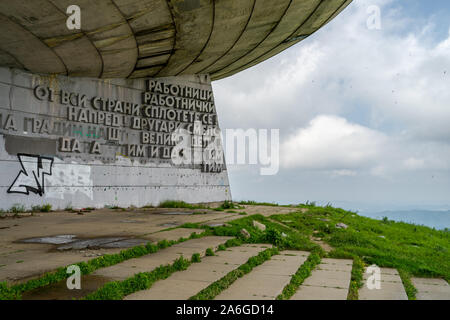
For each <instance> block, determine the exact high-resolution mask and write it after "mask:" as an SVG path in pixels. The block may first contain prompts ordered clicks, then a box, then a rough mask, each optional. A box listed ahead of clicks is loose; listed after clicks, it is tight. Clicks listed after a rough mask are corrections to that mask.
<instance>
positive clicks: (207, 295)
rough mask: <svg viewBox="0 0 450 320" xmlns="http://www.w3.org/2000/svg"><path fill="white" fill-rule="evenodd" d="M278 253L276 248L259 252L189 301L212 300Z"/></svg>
mask: <svg viewBox="0 0 450 320" xmlns="http://www.w3.org/2000/svg"><path fill="white" fill-rule="evenodd" d="M278 253H279V251H278V249H277V248H270V249H266V250H264V251H262V252H260V253H259V254H258V255H256V256H254V257H251V258H250V259H248V261H247V262H246V263H244V264H243V265H240V266H239V267H238V268H237V269H235V270H233V271H231V272H229V273H228V274H227V275H225V276H224V277H223V278H221V279H219V280H217V281H216V282H214V283H212V284H211V285H209V286H208V287H207V288H205V289H203V290H202V291H200V292H199V293H197V294H196V295H195V296H193V297H190V298H189V300H213V299H214V298H215V297H216V296H218V295H219V294H220V293H221V292H222V291H224V290H225V289H227V288H228V287H229V286H230V285H231V284H233V282H235V281H236V280H237V279H239V278H241V277H243V276H244V275H246V274H247V273H249V272H250V271H252V270H253V268H255V267H257V266H259V265H260V264H262V263H264V262H265V261H267V260H270V258H271V257H272V256H273V255H276V254H278Z"/></svg>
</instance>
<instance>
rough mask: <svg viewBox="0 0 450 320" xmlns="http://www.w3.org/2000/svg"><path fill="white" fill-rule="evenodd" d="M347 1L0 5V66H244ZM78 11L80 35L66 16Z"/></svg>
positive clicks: (168, 70) (81, 0) (127, 74)
mask: <svg viewBox="0 0 450 320" xmlns="http://www.w3.org/2000/svg"><path fill="white" fill-rule="evenodd" d="M351 1H352V0H95V1H92V0H77V1H74V0H31V1H30V0H14V1H12V0H0V30H1V32H0V65H1V66H9V67H16V68H21V69H25V70H29V71H31V72H35V73H44V74H64V75H69V76H82V77H98V78H142V77H163V76H176V75H182V74H198V73H209V74H210V75H211V78H212V79H213V80H217V79H221V78H225V77H228V76H231V75H233V74H235V73H237V72H239V71H242V70H244V69H247V68H249V67H252V66H254V65H256V64H258V63H260V62H262V61H264V60H266V59H268V58H270V57H272V56H274V55H276V54H277V53H279V52H281V51H283V50H285V49H287V48H288V47H290V46H292V45H294V44H296V43H298V42H299V41H301V40H303V39H304V38H306V37H307V36H309V35H311V34H312V33H313V32H315V31H316V30H318V29H319V28H321V27H322V26H323V25H325V24H326V23H327V22H329V21H330V20H332V19H333V18H334V17H335V16H336V15H338V14H339V13H340V12H341V11H342V10H343V9H344V8H345V7H346V6H347V5H348V4H350V2H351ZM72 4H77V5H78V6H80V8H81V30H69V29H68V28H67V26H66V20H67V17H68V16H67V14H66V10H67V7H69V6H70V5H72Z"/></svg>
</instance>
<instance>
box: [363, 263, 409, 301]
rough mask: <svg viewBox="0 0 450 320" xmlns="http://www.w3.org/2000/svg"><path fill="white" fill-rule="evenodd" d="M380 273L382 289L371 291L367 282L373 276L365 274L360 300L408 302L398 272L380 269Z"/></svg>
mask: <svg viewBox="0 0 450 320" xmlns="http://www.w3.org/2000/svg"><path fill="white" fill-rule="evenodd" d="M366 271H367V269H366ZM380 271H381V274H380V276H381V277H380V289H376V288H373V289H369V287H368V285H367V283H368V281H367V280H368V279H369V277H370V276H371V274H368V273H367V272H365V273H364V277H363V281H364V286H363V287H362V288H361V289H360V290H359V300H408V296H407V295H406V291H405V288H404V286H403V282H402V279H401V278H400V275H399V273H398V271H397V270H396V269H392V268H380Z"/></svg>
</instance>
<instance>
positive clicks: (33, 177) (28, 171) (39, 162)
mask: <svg viewBox="0 0 450 320" xmlns="http://www.w3.org/2000/svg"><path fill="white" fill-rule="evenodd" d="M17 157H18V158H19V161H20V165H21V166H22V170H21V171H20V172H19V174H18V176H17V178H16V179H15V180H14V182H13V184H12V185H11V187H9V189H8V193H21V194H26V195H29V194H30V192H33V193H35V194H38V195H40V196H42V195H43V194H44V192H45V186H44V178H45V175H52V166H53V159H52V158H47V157H41V156H35V155H29V154H18V155H17Z"/></svg>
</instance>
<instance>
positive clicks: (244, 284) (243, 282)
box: [216, 250, 309, 300]
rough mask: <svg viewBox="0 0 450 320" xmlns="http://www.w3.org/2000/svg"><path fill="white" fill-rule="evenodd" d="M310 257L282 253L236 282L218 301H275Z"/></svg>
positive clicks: (303, 253) (293, 253)
mask: <svg viewBox="0 0 450 320" xmlns="http://www.w3.org/2000/svg"><path fill="white" fill-rule="evenodd" d="M308 255H309V252H304V251H290V250H287V251H282V252H280V254H279V255H276V256H273V257H272V259H270V260H269V261H266V262H264V263H263V264H262V265H259V266H257V267H256V268H254V269H253V270H252V271H251V272H250V273H249V274H246V275H245V276H243V277H242V278H240V279H238V280H236V281H235V282H234V283H233V284H232V285H231V286H230V287H229V288H228V289H227V290H225V291H223V292H222V293H221V294H219V295H218V296H217V297H216V300H274V299H275V298H276V297H277V296H278V295H279V294H280V293H282V291H283V289H284V287H285V286H286V285H287V284H288V283H289V282H290V281H291V277H292V275H293V274H295V273H296V272H297V270H298V268H299V267H300V266H301V265H302V264H303V263H304V262H305V261H306V259H307V258H308Z"/></svg>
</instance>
